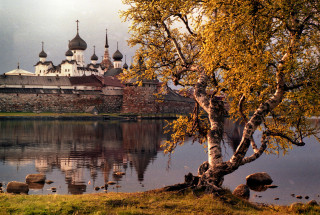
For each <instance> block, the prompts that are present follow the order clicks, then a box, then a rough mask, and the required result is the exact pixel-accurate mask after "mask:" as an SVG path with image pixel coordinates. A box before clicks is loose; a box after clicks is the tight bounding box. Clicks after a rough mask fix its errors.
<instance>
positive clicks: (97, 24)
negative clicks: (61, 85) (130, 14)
mask: <svg viewBox="0 0 320 215" xmlns="http://www.w3.org/2000/svg"><path fill="white" fill-rule="evenodd" d="M125 9H126V6H125V5H123V4H122V1H121V0H0V74H3V73H5V72H8V71H11V70H13V69H16V68H17V64H18V62H19V64H20V69H24V70H27V71H29V72H34V69H35V68H34V65H35V64H36V63H37V62H38V61H39V53H40V52H41V42H42V41H43V42H44V51H45V52H46V53H47V55H48V57H47V61H52V62H53V63H54V65H58V64H60V63H61V61H62V60H64V59H65V52H66V51H67V50H68V41H69V40H72V39H73V38H74V37H75V36H76V33H77V25H76V20H79V21H80V22H79V34H80V37H81V38H82V39H84V40H85V41H86V43H87V45H88V47H87V49H86V51H85V62H86V63H90V58H91V56H92V54H93V46H96V55H97V56H98V57H99V60H98V62H101V57H102V56H103V54H104V45H105V34H106V29H108V41H109V53H110V55H111V56H112V55H113V53H114V52H115V51H116V49H117V42H119V51H120V52H121V53H122V54H123V55H127V64H128V65H130V63H131V60H130V59H131V57H132V56H133V54H134V48H130V47H128V45H127V40H128V39H129V33H128V30H129V23H125V22H123V20H122V19H121V18H120V16H119V11H120V10H125ZM123 63H124V59H123Z"/></svg>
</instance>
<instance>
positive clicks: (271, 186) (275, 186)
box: [265, 184, 278, 189]
mask: <svg viewBox="0 0 320 215" xmlns="http://www.w3.org/2000/svg"><path fill="white" fill-rule="evenodd" d="M265 186H266V187H267V188H271V189H273V188H277V187H278V186H277V185H274V184H271V185H265Z"/></svg>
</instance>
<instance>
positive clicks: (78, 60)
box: [0, 20, 194, 113]
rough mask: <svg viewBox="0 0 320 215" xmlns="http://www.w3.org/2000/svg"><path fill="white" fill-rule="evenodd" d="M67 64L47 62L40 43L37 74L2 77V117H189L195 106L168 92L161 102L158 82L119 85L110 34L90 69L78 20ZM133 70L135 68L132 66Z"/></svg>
mask: <svg viewBox="0 0 320 215" xmlns="http://www.w3.org/2000/svg"><path fill="white" fill-rule="evenodd" d="M68 48H69V49H68V50H67V51H66V53H65V60H63V61H62V62H61V63H60V64H59V65H54V64H53V62H52V61H48V60H47V57H48V56H47V54H46V52H45V50H44V43H43V42H42V50H41V52H40V53H39V61H38V62H37V63H36V64H35V72H34V73H31V72H28V71H25V70H22V69H20V68H19V64H18V68H17V69H15V70H12V71H10V72H7V73H4V74H3V75H0V112H86V111H88V110H90V109H91V110H92V109H93V108H94V109H96V110H98V111H99V112H101V113H188V112H191V111H192V109H193V104H194V101H193V100H192V99H190V98H185V97H183V96H181V95H179V94H178V93H176V92H175V91H173V90H172V89H170V88H169V87H168V90H167V93H166V94H165V95H163V97H162V98H161V99H160V100H162V101H161V102H158V100H159V99H157V98H156V96H155V94H156V93H157V92H158V91H159V87H160V84H159V81H158V80H157V79H156V80H144V81H143V84H142V86H136V85H134V84H133V83H132V82H130V81H128V82H127V83H121V82H120V80H119V79H118V75H119V74H120V73H122V72H123V69H129V67H128V65H127V63H126V62H125V63H124V65H122V59H123V55H122V53H121V52H120V51H119V49H118V45H117V50H116V52H115V53H114V54H113V55H112V58H113V62H111V60H110V55H109V44H108V34H107V33H106V41H105V51H104V56H103V59H102V60H101V62H100V63H98V57H97V55H96V53H95V47H94V53H93V55H92V56H91V62H90V63H89V64H86V62H85V58H84V53H85V50H86V49H87V43H86V42H85V41H84V40H83V39H82V38H81V37H80V34H79V21H78V20H77V33H76V36H75V37H74V38H73V39H72V40H71V41H69V44H68ZM130 67H131V66H130Z"/></svg>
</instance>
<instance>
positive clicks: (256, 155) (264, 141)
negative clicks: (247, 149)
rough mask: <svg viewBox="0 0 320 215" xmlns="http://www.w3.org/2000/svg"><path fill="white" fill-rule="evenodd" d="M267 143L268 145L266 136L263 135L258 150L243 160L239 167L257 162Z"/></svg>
mask: <svg viewBox="0 0 320 215" xmlns="http://www.w3.org/2000/svg"><path fill="white" fill-rule="evenodd" d="M252 140H253V139H252ZM267 143H268V140H267V136H266V135H265V134H263V135H262V137H261V146H260V149H259V150H256V151H255V152H254V153H253V154H252V155H251V156H249V157H245V158H243V159H242V162H241V164H240V165H244V164H247V163H250V162H252V161H255V160H257V159H258V158H259V157H260V156H261V155H262V154H263V152H264V151H265V150H266V148H267Z"/></svg>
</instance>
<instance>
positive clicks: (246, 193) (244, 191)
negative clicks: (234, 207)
mask: <svg viewBox="0 0 320 215" xmlns="http://www.w3.org/2000/svg"><path fill="white" fill-rule="evenodd" d="M232 194H233V195H235V196H238V197H240V198H243V199H247V200H248V199H249V197H250V190H249V187H248V186H247V185H245V184H240V185H238V186H237V187H236V188H235V189H234V191H233V192H232Z"/></svg>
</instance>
